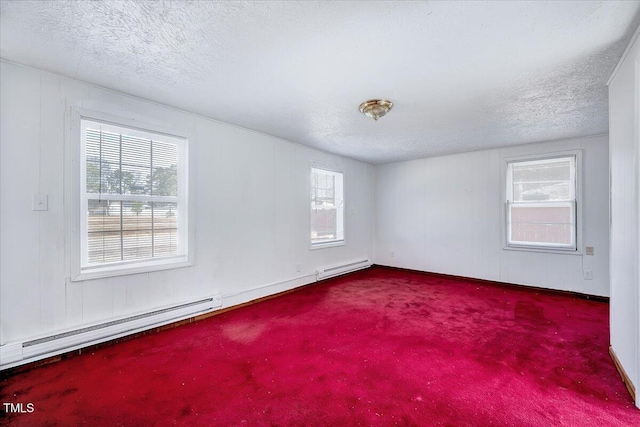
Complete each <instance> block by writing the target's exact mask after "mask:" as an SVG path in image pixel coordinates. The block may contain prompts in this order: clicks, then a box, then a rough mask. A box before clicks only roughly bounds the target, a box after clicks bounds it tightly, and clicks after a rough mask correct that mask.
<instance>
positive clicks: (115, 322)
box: [22, 298, 212, 347]
mask: <svg viewBox="0 0 640 427" xmlns="http://www.w3.org/2000/svg"><path fill="white" fill-rule="evenodd" d="M210 301H212V298H207V299H203V300H200V301H194V302H189V303H186V304H181V305H177V306H174V307H169V308H163V309H160V310H156V311H152V312H149V313H144V314H139V315H137V316H131V317H126V318H124V319H118V320H113V321H111V322H106V323H101V324H99V325H94V326H88V327H86V328H82V329H76V330H73V331H69V332H63V333H60V334H56V335H51V336H48V337H44V338H39V339H37V340H32V341H27V342H25V343H23V344H22V347H31V346H33V345H38V344H42V343H46V342H50V341H55V340H59V339H63V338H67V337H70V336H73V335H79V334H84V333H87V332H92V331H96V330H99V329H104V328H108V327H111V326H115V325H120V324H122V323H127V322H132V321H134V320H139V319H144V318H147V317H152V316H157V315H159V314H164V313H168V312H170V311H176V310H180V309H183V308H188V307H192V306H194V305H199V304H203V303H207V302H210Z"/></svg>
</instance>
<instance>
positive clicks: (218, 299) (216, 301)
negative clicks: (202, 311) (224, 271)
mask: <svg viewBox="0 0 640 427" xmlns="http://www.w3.org/2000/svg"><path fill="white" fill-rule="evenodd" d="M212 302H213V308H217V307H222V295H220V294H218V295H214V296H213V301H212Z"/></svg>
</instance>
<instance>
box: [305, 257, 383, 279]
mask: <svg viewBox="0 0 640 427" xmlns="http://www.w3.org/2000/svg"><path fill="white" fill-rule="evenodd" d="M369 267H371V262H370V261H369V260H368V259H365V260H362V261H356V262H352V263H349V264H343V265H338V266H335V267H330V268H325V269H324V270H318V271H316V279H317V280H322V279H328V278H330V277H335V276H339V275H341V274H347V273H351V272H353V271H357V270H362V269H363V268H369Z"/></svg>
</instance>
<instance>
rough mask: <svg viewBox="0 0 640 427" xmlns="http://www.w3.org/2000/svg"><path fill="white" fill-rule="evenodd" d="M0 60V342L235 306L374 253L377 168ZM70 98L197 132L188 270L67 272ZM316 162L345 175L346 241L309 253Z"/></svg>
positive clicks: (192, 136)
mask: <svg viewBox="0 0 640 427" xmlns="http://www.w3.org/2000/svg"><path fill="white" fill-rule="evenodd" d="M0 66H1V69H0V76H1V86H0V93H1V106H0V108H1V109H2V118H1V120H2V121H1V136H0V141H1V146H0V147H1V149H0V157H1V174H0V178H1V184H2V186H1V188H2V194H1V199H0V202H1V210H0V218H1V222H0V233H1V246H0V249H1V256H0V270H1V272H0V279H1V280H0V314H1V318H0V320H1V322H0V323H1V325H0V344H5V343H9V342H16V341H23V340H26V339H29V338H34V337H40V336H46V335H48V334H51V333H52V332H54V331H60V330H66V329H73V328H77V327H80V326H83V325H87V324H90V323H94V322H100V321H104V320H108V319H112V318H118V317H124V316H127V315H131V314H134V313H140V312H145V311H149V310H152V309H154V308H158V307H164V306H169V305H173V304H176V303H180V302H186V301H193V300H197V299H200V298H204V297H207V296H211V295H212V294H216V293H222V295H223V297H225V298H224V301H225V306H228V305H231V304H237V303H240V302H243V301H247V300H250V299H254V298H258V297H261V296H264V295H268V294H272V293H275V292H278V291H282V290H285V289H288V288H291V287H294V286H297V285H300V284H303V283H308V282H310V281H313V277H314V276H312V274H313V273H314V272H315V271H316V269H318V268H321V267H325V266H332V265H336V264H342V263H345V262H353V261H356V260H360V259H367V258H369V259H371V253H370V251H371V247H372V231H373V224H372V216H371V214H370V212H372V211H373V166H371V165H368V164H365V163H362V162H358V161H354V160H350V159H346V158H343V157H339V156H336V155H331V154H327V153H323V152H320V151H316V150H312V149H309V148H306V147H304V146H301V145H298V144H293V143H290V142H287V141H284V140H281V139H278V138H274V137H270V136H267V135H263V134H260V133H256V132H252V131H249V130H246V129H242V128H238V127H234V126H231V125H227V124H223V123H220V122H216V121H213V120H209V119H206V118H203V117H200V116H196V115H193V114H189V113H185V112H181V111H178V110H175V109H172V108H169V107H166V106H161V105H158V104H154V103H150V102H147V101H144V100H140V99H136V98H133V97H129V96H126V95H123V94H119V93H114V92H111V91H107V90H104V89H100V88H97V87H94V86H90V85H87V84H84V83H82V82H79V81H74V80H70V79H66V78H62V77H59V76H56V75H52V74H49V73H46V72H41V71H38V70H34V69H30V68H24V67H21V66H17V65H15V64H11V63H7V62H1V63H0ZM212 102H215V100H212ZM72 106H76V107H82V108H85V109H89V110H94V111H100V112H104V113H109V114H113V115H116V116H120V117H124V118H130V119H135V120H140V121H141V122H144V123H151V124H159V125H162V126H164V127H170V128H176V129H179V130H182V131H186V132H187V133H188V134H189V135H190V147H189V149H190V162H191V163H190V172H191V181H190V185H191V194H190V196H191V201H192V202H193V203H192V205H191V209H192V212H191V213H192V214H193V219H194V220H195V223H196V231H195V264H194V266H193V267H188V268H182V269H177V270H171V271H160V272H153V273H147V274H137V275H130V276H122V277H114V278H108V279H97V280H90V281H85V282H71V281H69V279H68V277H69V274H70V273H69V264H70V260H69V256H68V255H67V249H66V248H67V247H68V236H67V234H66V231H65V230H66V229H67V227H68V224H67V223H66V221H67V216H66V215H65V206H64V199H63V196H64V193H65V186H66V185H69V184H70V183H68V182H64V177H65V167H66V165H65V162H66V160H65V144H66V142H65V141H66V139H67V135H65V133H66V132H68V128H67V127H66V125H65V114H67V113H68V112H69V110H70V108H71V107H72ZM311 161H318V162H321V163H325V164H331V165H336V166H337V167H338V168H340V169H342V170H343V171H344V172H345V192H346V197H347V200H346V211H345V216H346V239H347V244H346V246H342V247H335V248H326V249H321V250H314V251H310V250H309V218H310V215H309V205H310V196H309V175H310V169H309V168H310V162H311ZM38 192H40V193H42V194H46V195H48V197H49V210H48V211H45V212H34V211H32V210H31V198H32V195H33V194H35V193H38ZM296 264H300V265H301V270H302V271H301V272H297V271H296ZM272 284H273V286H267V285H272Z"/></svg>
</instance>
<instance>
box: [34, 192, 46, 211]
mask: <svg viewBox="0 0 640 427" xmlns="http://www.w3.org/2000/svg"><path fill="white" fill-rule="evenodd" d="M32 210H34V211H46V210H49V196H48V195H46V194H34V195H33V207H32Z"/></svg>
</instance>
